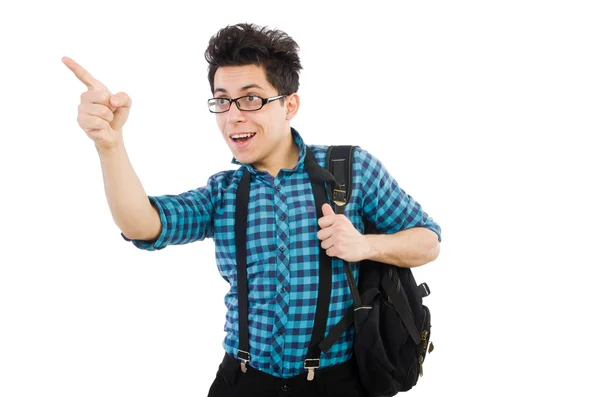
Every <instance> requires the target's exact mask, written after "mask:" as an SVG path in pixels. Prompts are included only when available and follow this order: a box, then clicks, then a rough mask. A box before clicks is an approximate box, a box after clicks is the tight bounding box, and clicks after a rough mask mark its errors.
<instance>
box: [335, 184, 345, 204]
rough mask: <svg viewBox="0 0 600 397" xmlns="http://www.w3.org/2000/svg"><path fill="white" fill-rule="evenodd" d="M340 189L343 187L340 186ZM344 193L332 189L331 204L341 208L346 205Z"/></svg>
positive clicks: (340, 190) (343, 191)
mask: <svg viewBox="0 0 600 397" xmlns="http://www.w3.org/2000/svg"><path fill="white" fill-rule="evenodd" d="M340 187H341V188H344V187H345V186H344V185H341V186H340ZM346 201H347V199H346V191H345V190H342V189H333V202H334V203H335V205H337V206H340V207H343V206H344V205H346Z"/></svg>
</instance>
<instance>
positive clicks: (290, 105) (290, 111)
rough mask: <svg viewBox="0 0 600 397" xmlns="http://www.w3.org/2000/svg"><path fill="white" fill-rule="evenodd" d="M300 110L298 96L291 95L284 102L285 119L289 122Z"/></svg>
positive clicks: (295, 94)
mask: <svg viewBox="0 0 600 397" xmlns="http://www.w3.org/2000/svg"><path fill="white" fill-rule="evenodd" d="M299 108H300V96H299V95H298V94H297V93H295V92H294V93H293V94H290V95H288V96H287V98H286V101H285V119H286V120H287V121H290V120H291V119H293V118H294V117H295V116H296V113H298V109H299Z"/></svg>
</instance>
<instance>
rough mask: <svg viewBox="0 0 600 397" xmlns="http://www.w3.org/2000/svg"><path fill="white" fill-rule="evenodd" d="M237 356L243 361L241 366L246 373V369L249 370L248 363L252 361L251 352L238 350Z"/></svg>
mask: <svg viewBox="0 0 600 397" xmlns="http://www.w3.org/2000/svg"><path fill="white" fill-rule="evenodd" d="M237 356H238V358H239V359H240V361H241V363H240V367H241V368H242V372H243V373H246V371H248V368H247V367H246V364H247V363H249V362H250V353H248V352H246V351H243V350H238V352H237Z"/></svg>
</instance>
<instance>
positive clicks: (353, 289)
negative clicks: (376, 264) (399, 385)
mask: <svg viewBox="0 0 600 397" xmlns="http://www.w3.org/2000/svg"><path fill="white" fill-rule="evenodd" d="M353 152H354V146H330V147H329V149H328V150H327V160H326V164H325V166H326V167H327V169H328V170H329V171H330V172H331V173H332V174H333V176H334V178H335V180H336V181H337V184H336V188H335V189H333V192H332V193H330V194H331V196H332V197H333V202H334V203H335V213H336V214H343V213H344V209H345V206H346V204H347V203H348V202H349V201H350V196H351V193H352V164H353ZM372 230H373V229H372V228H370V227H369V225H365V232H369V231H372ZM365 265H366V266H369V264H365ZM390 266H391V265H390ZM344 270H345V272H346V279H347V280H348V287H349V288H350V293H351V294H352V300H353V302H354V310H348V312H346V314H345V315H344V317H342V319H341V320H340V322H339V323H338V324H336V325H335V326H334V327H333V328H332V330H331V331H330V332H329V335H327V338H325V340H323V342H321V349H322V350H323V351H328V350H329V349H330V348H331V347H332V346H333V345H334V343H335V342H336V341H337V339H338V338H339V337H340V336H342V334H343V333H344V331H346V329H347V328H348V327H350V326H351V325H352V323H353V322H354V313H355V312H356V311H357V310H361V309H362V308H363V305H362V301H361V296H360V292H359V291H358V285H357V283H356V281H355V279H354V276H353V275H352V270H351V269H350V265H349V264H348V262H346V261H344ZM382 282H383V288H384V290H385V292H386V294H387V295H388V296H389V297H390V298H391V299H393V305H394V307H395V308H396V311H397V312H398V314H399V315H400V317H401V319H402V321H403V322H404V325H405V327H406V329H407V330H408V332H409V333H410V336H411V338H412V339H413V341H414V342H415V344H419V341H420V338H421V336H420V334H419V331H418V330H417V327H416V325H415V321H414V318H413V316H412V314H411V311H410V307H409V306H408V302H404V301H401V300H400V299H399V297H398V296H397V294H395V293H394V292H393V291H394V289H395V288H396V286H393V284H392V282H391V280H389V279H387V278H383V279H382ZM399 288H403V287H402V285H401V284H400V283H399ZM425 288H426V287H425ZM425 288H422V291H421V293H422V294H423V295H425V294H428V292H427V293H426V292H425ZM378 293H379V291H377V290H373V289H371V290H369V291H365V293H364V294H363V298H362V300H363V301H365V302H370V301H371V300H372V299H373V298H374V297H375V296H376V295H377V294H378Z"/></svg>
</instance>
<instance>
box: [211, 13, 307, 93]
mask: <svg viewBox="0 0 600 397" xmlns="http://www.w3.org/2000/svg"><path fill="white" fill-rule="evenodd" d="M298 49H299V47H298V44H297V43H296V42H295V41H294V40H293V39H292V38H291V37H290V36H288V35H287V34H286V33H285V32H282V31H281V30H268V29H267V28H266V27H260V26H256V25H254V24H247V23H240V24H237V25H233V26H227V27H225V28H223V29H221V30H219V31H218V32H217V33H216V34H215V35H214V36H213V37H211V39H210V41H209V42H208V48H207V49H206V52H205V53H204V57H205V58H206V61H207V62H208V82H209V83H210V91H211V92H215V81H214V78H215V73H216V72H217V69H218V68H219V67H220V66H244V65H257V66H264V68H265V70H266V72H267V73H266V74H267V81H268V82H269V84H271V85H272V86H273V87H275V88H276V89H277V93H278V95H283V94H292V93H294V92H297V91H298V86H299V85H300V83H299V80H300V78H299V77H300V76H299V72H300V70H301V69H302V66H301V65H300V57H299V56H298Z"/></svg>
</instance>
